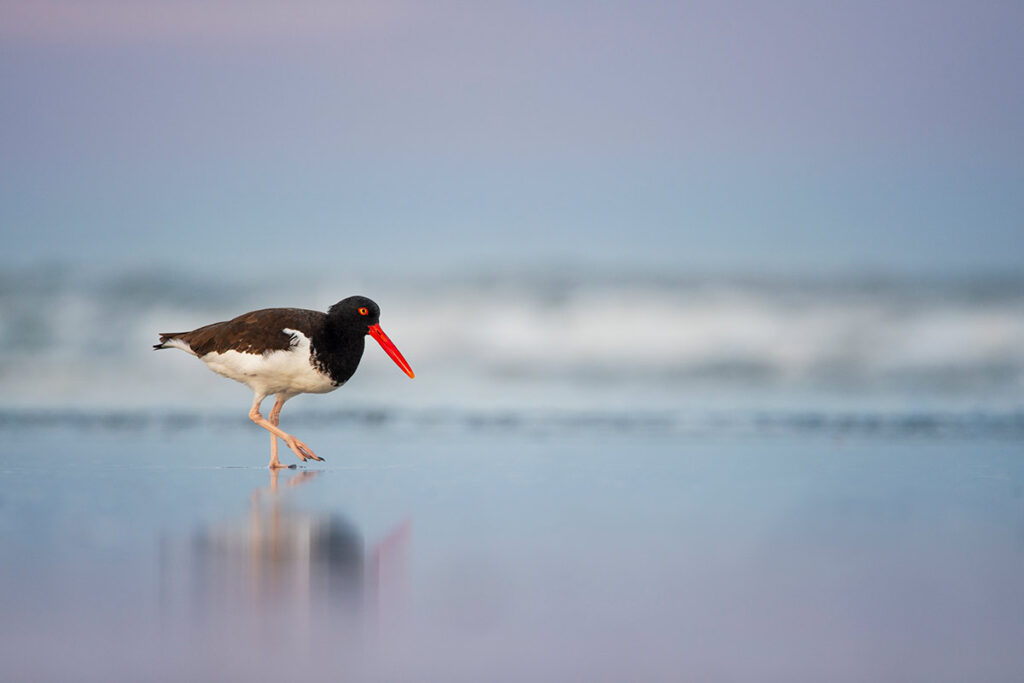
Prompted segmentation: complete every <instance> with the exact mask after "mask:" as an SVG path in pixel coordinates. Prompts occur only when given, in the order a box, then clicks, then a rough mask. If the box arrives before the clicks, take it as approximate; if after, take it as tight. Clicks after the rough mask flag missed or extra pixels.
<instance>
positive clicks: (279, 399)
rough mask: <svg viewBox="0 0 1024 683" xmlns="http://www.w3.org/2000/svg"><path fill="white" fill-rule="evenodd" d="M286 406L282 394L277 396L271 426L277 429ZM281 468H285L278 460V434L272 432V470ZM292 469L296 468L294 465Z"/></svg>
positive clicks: (272, 410)
mask: <svg viewBox="0 0 1024 683" xmlns="http://www.w3.org/2000/svg"><path fill="white" fill-rule="evenodd" d="M283 406H284V396H283V395H282V394H278V395H277V400H276V401H274V407H273V408H272V409H271V410H270V416H269V417H270V424H272V425H274V426H275V427H276V426H277V425H278V424H280V422H281V408H282V407H283ZM279 467H285V465H282V464H281V461H280V460H278V459H277V434H274V433H273V432H271V434H270V469H272V470H273V469H277V468H279ZM291 467H294V465H292V466H291Z"/></svg>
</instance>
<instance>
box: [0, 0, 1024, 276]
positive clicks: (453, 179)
mask: <svg viewBox="0 0 1024 683" xmlns="http://www.w3.org/2000/svg"><path fill="white" fill-rule="evenodd" d="M1022 27H1024V4H1021V3H1019V2H1003V3H997V2H935V1H924V0H913V1H907V2H892V3H866V2H784V1H783V2H778V1H776V2H690V3H685V2H683V3H680V2H665V3H662V2H646V3H633V2H613V1H609V2H593V3H585V2H562V3H556V2H489V3H458V2H442V3H422V2H415V3H413V2H410V3H400V2H361V3H336V2H266V1H264V2H241V1H233V2H223V1H221V2H198V1H196V2H191V1H190V2H157V1H152V0H150V1H147V0H134V1H128V0H123V1H122V0H105V1H101V2H37V1H36V2H11V1H9V0H0V92H2V93H3V94H2V99H0V119H2V125H0V230H2V235H3V241H4V245H5V248H4V249H3V257H2V259H0V263H11V262H16V263H21V264H25V263H29V264H31V263H34V262H40V261H51V262H52V261H59V262H70V263H76V262H89V263H99V264H109V265H118V264H132V263H164V264H170V265H174V264H186V265H190V266H195V267H199V268H207V267H214V266H228V267H231V266H235V267H237V268H241V269H244V268H251V267H266V265H267V264H275V263H280V264H282V265H284V266H286V267H294V266H296V265H300V264H308V265H314V266H317V267H321V266H326V265H337V266H338V267H343V266H344V265H346V264H362V265H366V264H369V265H370V266H372V267H380V268H402V267H404V266H406V265H407V264H414V263H415V264H420V265H423V264H437V265H438V266H439V267H452V266H462V265H466V264H480V263H494V264H522V263H548V262H558V261H559V260H562V259H569V260H577V261H581V262H584V263H597V264H618V265H623V264H624V265H631V264H632V265H636V264H640V265H643V264H655V265H658V266H659V267H671V268H681V269H688V268H692V269H701V270H707V269H722V268H724V269H751V268H754V269H768V270H821V269H827V268H833V267H839V268H843V269H858V268H876V269H887V270H896V271H899V270H909V271H922V270H923V271H947V270H955V271H968V272H991V271H1004V272H1005V271H1014V270H1019V269H1020V268H1021V267H1024V244H1022V243H1024V239H1022V238H1024V190H1022V188H1024V78H1022V77H1021V69H1022V66H1024V41H1022V40H1020V35H1021V30H1022Z"/></svg>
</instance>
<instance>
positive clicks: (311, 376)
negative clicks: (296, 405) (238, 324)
mask: <svg viewBox="0 0 1024 683" xmlns="http://www.w3.org/2000/svg"><path fill="white" fill-rule="evenodd" d="M285 332H288V333H289V334H291V335H292V336H293V341H292V347H291V348H290V349H288V350H285V351H270V352H269V353H264V354H255V353H241V352H239V351H225V352H223V353H218V352H216V351H214V352H211V353H208V354H206V355H205V356H202V357H201V358H200V360H201V361H203V362H204V363H206V366H207V367H208V368H210V369H211V370H213V371H214V372H216V373H217V374H220V375H224V376H225V377H230V378H231V379H233V380H236V381H238V382H241V383H243V384H247V385H249V387H250V388H251V389H252V390H253V391H254V392H256V393H257V394H261V395H263V396H270V395H271V394H281V393H284V394H306V393H308V394H325V393H327V392H328V391H334V390H335V389H337V388H338V386H336V385H335V384H334V383H333V382H331V378H330V377H329V376H327V375H325V374H324V373H322V372H320V371H319V370H317V369H316V368H314V367H313V366H312V365H311V364H310V362H309V338H308V337H306V336H305V335H304V334H302V333H301V332H297V331H295V330H291V329H286V330H285Z"/></svg>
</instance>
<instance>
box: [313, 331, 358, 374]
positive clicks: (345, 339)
mask: <svg viewBox="0 0 1024 683" xmlns="http://www.w3.org/2000/svg"><path fill="white" fill-rule="evenodd" d="M310 346H311V352H312V355H313V363H314V365H315V366H316V367H317V369H318V370H320V371H321V372H323V373H324V374H326V375H328V376H329V377H330V378H331V381H332V382H334V383H335V384H344V383H345V382H347V381H348V379H349V378H350V377H351V376H352V375H353V373H355V371H356V368H358V367H359V360H360V359H361V358H362V357H363V350H364V349H365V348H366V333H365V332H363V331H359V330H353V329H351V328H344V327H340V326H336V325H332V324H331V321H330V319H328V320H327V321H326V323H325V324H324V326H323V328H321V329H320V330H319V331H318V332H317V333H316V334H314V335H313V338H312V339H311V340H310Z"/></svg>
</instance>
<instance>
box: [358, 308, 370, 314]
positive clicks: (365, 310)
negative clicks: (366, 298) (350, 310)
mask: <svg viewBox="0 0 1024 683" xmlns="http://www.w3.org/2000/svg"><path fill="white" fill-rule="evenodd" d="M359 315H370V309H368V308H365V307H364V308H360V309H359Z"/></svg>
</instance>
